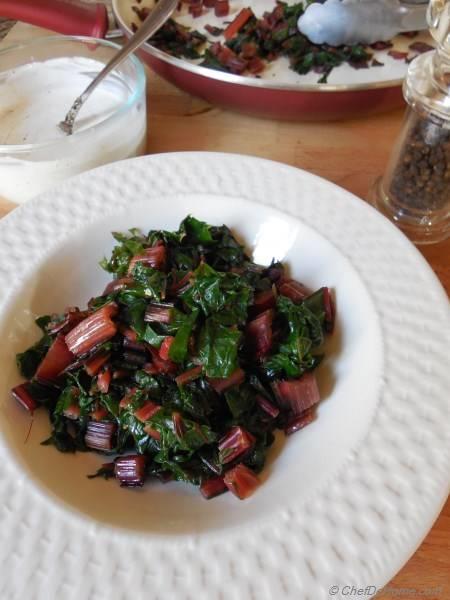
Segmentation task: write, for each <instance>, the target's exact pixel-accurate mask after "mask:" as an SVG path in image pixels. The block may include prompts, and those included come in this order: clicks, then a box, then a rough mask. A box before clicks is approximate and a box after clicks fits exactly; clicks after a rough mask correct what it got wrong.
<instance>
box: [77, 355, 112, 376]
mask: <svg viewBox="0 0 450 600" xmlns="http://www.w3.org/2000/svg"><path fill="white" fill-rule="evenodd" d="M110 357H111V353H110V352H99V353H98V354H94V356H92V357H91V358H88V359H87V360H85V361H84V368H85V369H86V373H87V374H88V375H90V376H91V377H93V376H94V375H97V373H98V372H99V371H100V369H101V368H102V367H103V365H105V364H106V363H107V362H108V360H109V359H110Z"/></svg>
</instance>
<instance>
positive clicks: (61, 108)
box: [0, 36, 147, 204]
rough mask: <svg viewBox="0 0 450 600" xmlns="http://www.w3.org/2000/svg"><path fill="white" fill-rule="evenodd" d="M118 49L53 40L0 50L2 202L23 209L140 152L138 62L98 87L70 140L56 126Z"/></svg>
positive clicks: (132, 60) (141, 77)
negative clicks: (61, 186)
mask: <svg viewBox="0 0 450 600" xmlns="http://www.w3.org/2000/svg"><path fill="white" fill-rule="evenodd" d="M118 50H120V46H118V45H117V44H114V43H112V42H108V41H106V40H94V39H93V38H83V37H70V36H50V37H45V38H40V39H35V40H31V41H27V42H24V43H21V44H18V45H15V46H11V47H9V48H5V49H4V50H1V51H0V199H1V200H2V201H5V200H6V201H7V202H11V203H15V204H20V203H22V202H25V201H27V200H28V199H30V198H32V197H34V196H36V195H38V194H40V193H41V192H44V191H45V190H47V189H49V188H51V187H52V186H54V185H55V184H57V183H59V182H60V181H63V180H65V179H67V178H68V177H71V176H72V175H77V174H78V173H81V172H83V171H86V170H88V169H92V168H94V167H98V166H100V165H103V164H106V163H109V162H113V161H116V160H121V159H124V158H129V157H132V156H137V155H139V154H144V152H145V148H146V131H147V120H146V101H145V71H144V68H143V66H142V64H141V62H140V61H139V60H138V59H137V58H136V57H135V56H130V57H128V58H127V59H126V60H124V61H123V62H122V63H121V64H120V65H119V66H118V67H117V68H116V69H115V70H114V71H113V73H111V74H110V75H109V76H108V78H107V79H106V80H105V82H104V83H103V84H102V86H103V88H102V87H101V86H100V87H99V88H97V89H96V91H95V92H94V93H93V95H92V97H91V98H89V100H88V101H87V102H86V105H85V106H84V107H83V109H82V112H80V116H79V118H78V120H77V123H76V127H75V131H74V134H73V135H70V136H67V135H64V134H62V133H61V132H60V130H59V128H58V122H59V121H61V120H62V119H63V118H64V116H65V113H66V112H67V109H68V108H69V107H70V105H71V104H72V102H73V100H74V99H75V97H76V96H77V95H78V94H79V93H80V92H81V91H83V89H84V88H85V87H86V85H87V83H89V81H91V80H92V79H93V78H94V77H95V76H96V75H97V73H98V72H99V71H100V70H101V69H102V68H103V67H104V65H105V64H106V63H107V62H109V60H110V59H111V58H112V57H113V56H114V55H115V54H116V53H117V52H118ZM80 86H81V89H80ZM61 99H63V102H61ZM83 110H85V113H84V114H83ZM77 125H78V127H77Z"/></svg>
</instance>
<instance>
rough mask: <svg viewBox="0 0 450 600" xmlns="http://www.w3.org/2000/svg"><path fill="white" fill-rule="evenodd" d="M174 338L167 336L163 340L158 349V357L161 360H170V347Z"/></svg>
mask: <svg viewBox="0 0 450 600" xmlns="http://www.w3.org/2000/svg"><path fill="white" fill-rule="evenodd" d="M174 341H175V338H174V337H173V335H168V336H167V337H165V338H164V341H163V343H162V344H161V346H160V348H159V356H160V357H161V358H162V359H163V360H169V359H170V354H169V352H170V347H171V346H172V344H173V343H174Z"/></svg>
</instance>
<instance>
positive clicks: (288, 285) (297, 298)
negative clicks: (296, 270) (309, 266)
mask: <svg viewBox="0 0 450 600" xmlns="http://www.w3.org/2000/svg"><path fill="white" fill-rule="evenodd" d="M278 292H279V293H280V294H281V295H282V296H286V298H290V299H291V300H292V302H295V303H297V302H301V301H302V300H304V299H305V298H307V297H308V296H309V295H310V294H311V291H310V290H309V289H308V288H307V287H306V286H305V285H303V283H300V282H299V281H295V280H294V279H282V280H281V282H279V283H278Z"/></svg>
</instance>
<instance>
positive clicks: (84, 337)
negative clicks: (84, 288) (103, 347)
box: [65, 302, 118, 356]
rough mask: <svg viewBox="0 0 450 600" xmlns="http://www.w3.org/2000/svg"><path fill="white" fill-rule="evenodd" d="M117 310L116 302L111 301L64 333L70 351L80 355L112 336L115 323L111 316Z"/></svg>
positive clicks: (115, 328)
mask: <svg viewBox="0 0 450 600" xmlns="http://www.w3.org/2000/svg"><path fill="white" fill-rule="evenodd" d="M117 312H118V307H117V304H115V303H114V302H111V303H110V304H107V305H106V306H103V307H102V308H100V309H99V310H97V311H96V312H94V313H93V314H92V315H90V316H89V317H87V318H86V319H84V320H83V321H81V323H79V324H78V325H77V326H76V327H75V328H74V329H72V331H70V332H69V333H68V334H67V335H66V339H65V342H66V344H67V347H68V349H69V350H70V352H72V353H73V354H76V355H77V356H82V355H83V354H86V353H87V352H89V351H90V350H92V349H93V348H95V346H97V345H99V344H102V343H103V342H106V341H108V340H110V339H111V338H112V337H114V335H115V334H116V332H117V325H116V324H115V323H114V322H113V321H112V319H111V317H114V316H115V315H117Z"/></svg>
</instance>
